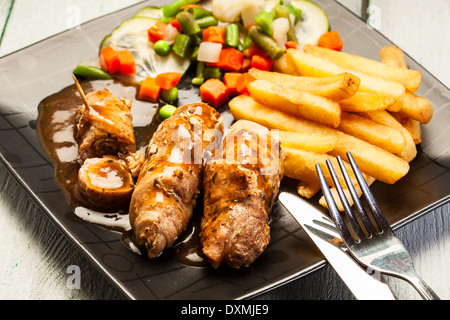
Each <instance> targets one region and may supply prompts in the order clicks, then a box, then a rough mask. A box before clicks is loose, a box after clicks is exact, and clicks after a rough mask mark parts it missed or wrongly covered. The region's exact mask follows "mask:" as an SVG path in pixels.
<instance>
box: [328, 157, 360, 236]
mask: <svg viewBox="0 0 450 320" xmlns="http://www.w3.org/2000/svg"><path fill="white" fill-rule="evenodd" d="M339 160H340V157H339V156H338V161H339ZM341 162H342V161H341ZM326 163H327V166H328V171H330V175H331V178H332V179H333V183H334V186H335V187H336V190H337V191H338V195H339V198H340V199H341V203H342V206H343V207H344V212H345V214H346V215H347V217H348V218H349V220H350V224H351V226H352V228H353V231H354V232H355V233H356V236H357V237H358V238H359V239H361V238H362V237H364V236H365V235H364V232H363V230H362V229H361V226H360V225H359V223H358V220H357V219H356V217H355V215H354V214H353V211H352V209H351V207H350V204H349V203H348V200H347V197H346V196H345V193H344V190H343V189H342V186H341V183H340V182H339V179H338V177H337V175H336V172H335V171H334V168H333V165H332V163H331V161H330V160H327V161H326Z"/></svg>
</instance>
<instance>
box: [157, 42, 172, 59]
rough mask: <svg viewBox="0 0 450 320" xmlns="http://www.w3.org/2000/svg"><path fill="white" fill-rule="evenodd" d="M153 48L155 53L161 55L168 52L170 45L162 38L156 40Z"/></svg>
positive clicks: (165, 54)
mask: <svg viewBox="0 0 450 320" xmlns="http://www.w3.org/2000/svg"><path fill="white" fill-rule="evenodd" d="M153 48H154V49H155V52H156V54H158V55H160V56H163V57H165V56H167V55H168V54H169V53H170V46H169V44H168V43H167V42H166V41H164V40H159V41H157V42H156V43H155V46H154V47H153Z"/></svg>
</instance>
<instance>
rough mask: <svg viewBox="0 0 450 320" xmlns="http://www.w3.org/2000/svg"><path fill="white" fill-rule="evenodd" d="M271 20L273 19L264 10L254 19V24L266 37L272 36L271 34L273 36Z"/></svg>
mask: <svg viewBox="0 0 450 320" xmlns="http://www.w3.org/2000/svg"><path fill="white" fill-rule="evenodd" d="M273 20H274V19H273V18H272V16H271V15H270V14H269V13H268V12H267V11H265V10H263V11H261V12H260V13H258V14H257V15H256V17H255V22H256V24H257V25H258V26H259V27H260V28H261V30H262V31H263V32H264V33H265V34H267V35H268V36H272V34H273V30H272V22H273Z"/></svg>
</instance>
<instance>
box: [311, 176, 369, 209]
mask: <svg viewBox="0 0 450 320" xmlns="http://www.w3.org/2000/svg"><path fill="white" fill-rule="evenodd" d="M366 181H367V184H368V185H369V186H371V185H372V184H373V183H374V182H375V181H376V180H375V179H374V178H372V177H367V178H366ZM341 185H342V184H341ZM345 187H346V186H345V185H342V188H343V190H344V194H345V197H346V198H347V201H348V203H349V204H350V206H352V205H353V204H354V201H353V198H352V196H351V194H350V191H349V190H348V188H345ZM354 187H355V190H356V193H357V194H358V196H359V197H361V195H362V191H361V188H360V187H359V185H357V184H356V185H354ZM330 192H331V194H332V196H333V198H334V200H335V202H336V206H337V207H338V209H339V211H344V206H343V205H342V202H341V199H340V198H339V194H338V191H337V189H336V188H335V187H332V188H330ZM319 204H320V205H322V206H323V207H325V208H328V204H327V201H326V200H325V197H324V196H322V197H321V198H320V200H319Z"/></svg>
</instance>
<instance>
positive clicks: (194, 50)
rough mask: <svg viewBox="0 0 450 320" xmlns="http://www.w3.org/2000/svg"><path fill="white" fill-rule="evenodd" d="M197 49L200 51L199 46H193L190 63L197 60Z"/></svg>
mask: <svg viewBox="0 0 450 320" xmlns="http://www.w3.org/2000/svg"><path fill="white" fill-rule="evenodd" d="M199 49H200V47H199V46H195V47H194V48H193V49H192V53H191V57H190V59H191V61H197V58H198V50H199Z"/></svg>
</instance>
